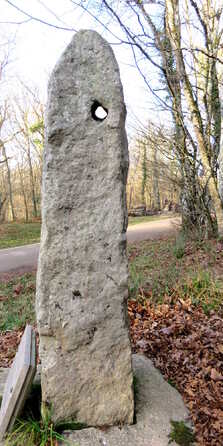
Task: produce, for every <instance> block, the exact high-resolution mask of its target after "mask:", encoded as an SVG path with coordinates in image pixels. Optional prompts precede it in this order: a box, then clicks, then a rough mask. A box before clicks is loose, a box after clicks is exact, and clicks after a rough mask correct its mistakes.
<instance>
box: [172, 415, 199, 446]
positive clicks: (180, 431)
mask: <svg viewBox="0 0 223 446" xmlns="http://www.w3.org/2000/svg"><path fill="white" fill-rule="evenodd" d="M170 422H171V426H172V430H171V432H170V434H169V435H168V437H169V444H170V443H173V442H174V441H175V442H176V443H177V444H179V445H180V446H192V445H193V444H194V442H195V436H194V433H193V431H192V429H191V428H190V427H189V426H187V425H186V424H185V423H184V421H173V420H171V421H170Z"/></svg>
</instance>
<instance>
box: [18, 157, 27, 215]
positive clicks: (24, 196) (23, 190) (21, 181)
mask: <svg viewBox="0 0 223 446" xmlns="http://www.w3.org/2000/svg"><path fill="white" fill-rule="evenodd" d="M18 170H19V178H20V184H21V189H22V196H23V201H24V207H25V221H26V223H27V222H28V221H29V212H28V205H27V199H26V193H25V188H24V182H23V178H22V172H21V167H20V165H19V164H18Z"/></svg>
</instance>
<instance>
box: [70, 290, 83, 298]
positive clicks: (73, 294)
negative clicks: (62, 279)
mask: <svg viewBox="0 0 223 446" xmlns="http://www.w3.org/2000/svg"><path fill="white" fill-rule="evenodd" d="M72 296H73V299H75V298H76V297H82V296H81V293H80V291H79V290H74V291H72Z"/></svg>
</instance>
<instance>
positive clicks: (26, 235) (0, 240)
mask: <svg viewBox="0 0 223 446" xmlns="http://www.w3.org/2000/svg"><path fill="white" fill-rule="evenodd" d="M40 230H41V223H40V222H34V223H16V222H15V223H1V224H0V249H2V248H13V247H15V246H23V245H28V244H32V243H38V242H39V241H40Z"/></svg>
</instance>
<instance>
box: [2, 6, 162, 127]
mask: <svg viewBox="0 0 223 446" xmlns="http://www.w3.org/2000/svg"><path fill="white" fill-rule="evenodd" d="M12 5H16V6H17V7H18V8H21V9H22V10H23V11H25V12H26V13H27V14H31V15H32V16H35V17H36V18H38V19H40V20H43V21H46V22H49V23H50V24H55V25H56V26H61V27H64V28H68V29H70V30H69V31H68V30H61V29H56V28H54V27H51V26H47V25H46V24H43V23H40V22H38V21H33V20H29V17H28V16H26V15H25V14H23V13H22V12H19V11H18V10H16V9H15V8H14V7H13V6H12ZM0 11H1V18H0V39H1V41H0V43H1V42H3V41H4V39H7V38H10V39H12V40H13V41H14V44H12V47H13V51H11V59H12V63H11V64H10V75H11V77H12V78H13V77H14V78H19V79H22V81H23V82H24V83H27V84H33V85H37V86H38V88H39V90H40V92H41V96H42V97H43V98H44V100H45V98H46V92H47V79H48V77H49V74H50V72H51V71H52V69H53V66H54V65H55V63H56V61H57V60H58V59H59V57H60V55H61V53H62V52H63V50H64V49H65V47H66V45H67V44H68V43H69V41H70V40H71V38H72V36H73V34H74V32H75V31H77V30H79V29H81V28H82V29H83V28H85V29H86V28H87V29H96V30H97V31H99V32H100V33H103V35H104V37H105V38H106V39H107V40H108V41H109V42H110V43H111V42H114V41H115V39H114V37H113V36H112V35H111V34H108V33H106V32H105V31H104V30H103V29H102V28H101V27H100V25H99V24H98V23H97V22H95V20H93V19H92V17H90V16H89V15H88V14H87V13H83V11H81V10H80V9H79V8H76V7H75V6H74V5H73V4H72V3H71V1H70V0H63V1H61V0H10V1H8V0H0ZM102 19H103V18H102ZM8 22H15V23H14V24H9V23H8ZM21 22H23V23H21ZM16 23H20V24H16ZM110 27H111V24H110ZM111 29H112V31H113V32H114V33H117V34H118V32H119V30H118V29H117V28H115V27H114V26H113V28H111ZM113 50H114V52H115V55H116V58H117V60H118V63H119V67H120V72H121V79H122V83H123V88H124V96H125V102H126V105H127V111H128V121H127V123H128V124H127V125H128V130H129V132H130V133H134V127H136V121H137V120H139V121H140V122H142V123H143V124H146V122H147V121H148V120H149V119H152V120H155V121H156V122H157V121H159V119H160V116H159V113H158V112H157V113H156V111H155V109H154V105H153V98H152V97H151V94H150V93H149V92H148V89H147V88H146V86H145V84H144V82H143V80H142V78H141V77H140V75H139V73H138V71H137V70H136V68H135V67H134V62H133V60H132V54H131V51H130V50H128V48H127V47H126V46H124V45H123V46H122V45H117V44H116V45H113ZM151 109H152V112H151Z"/></svg>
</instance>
